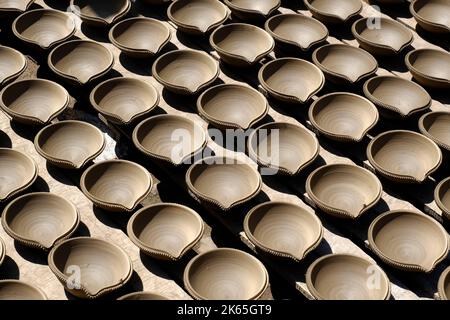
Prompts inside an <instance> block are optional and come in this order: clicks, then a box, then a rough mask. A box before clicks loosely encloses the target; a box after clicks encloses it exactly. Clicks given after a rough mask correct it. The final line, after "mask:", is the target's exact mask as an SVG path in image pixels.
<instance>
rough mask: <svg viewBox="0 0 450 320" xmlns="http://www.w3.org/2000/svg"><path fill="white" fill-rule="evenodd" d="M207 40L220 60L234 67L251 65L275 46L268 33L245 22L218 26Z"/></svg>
mask: <svg viewBox="0 0 450 320" xmlns="http://www.w3.org/2000/svg"><path fill="white" fill-rule="evenodd" d="M209 42H210V44H211V47H213V48H214V50H216V51H217V53H218V55H219V56H220V59H221V60H222V61H224V62H225V63H227V64H229V65H232V66H235V67H248V66H252V65H254V64H256V63H257V62H258V61H260V60H261V59H262V58H264V57H265V56H267V55H268V54H269V53H270V52H271V51H272V50H273V48H274V47H275V41H274V40H273V38H272V37H271V36H270V34H268V33H267V32H266V31H264V30H263V29H261V28H258V27H255V26H253V25H250V24H245V23H230V24H227V25H223V26H220V27H218V28H217V29H216V30H214V31H213V33H212V34H211V37H210V39H209Z"/></svg>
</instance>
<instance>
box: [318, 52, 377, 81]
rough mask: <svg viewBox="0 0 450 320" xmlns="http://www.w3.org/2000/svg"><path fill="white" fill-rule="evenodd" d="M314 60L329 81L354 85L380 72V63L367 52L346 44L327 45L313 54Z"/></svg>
mask: <svg viewBox="0 0 450 320" xmlns="http://www.w3.org/2000/svg"><path fill="white" fill-rule="evenodd" d="M312 60H313V62H314V64H315V65H316V66H317V67H319V68H320V69H321V70H322V72H323V73H324V74H325V77H326V78H327V80H329V81H331V82H333V83H335V84H337V85H354V84H355V83H356V82H358V81H360V80H361V79H363V78H367V77H369V76H371V75H373V74H374V73H375V72H376V71H377V70H378V62H377V60H375V58H374V57H373V56H372V55H371V54H370V53H368V52H367V51H365V50H363V49H360V48H356V47H352V46H349V45H346V44H327V45H324V46H322V47H320V48H317V49H316V50H315V51H314V52H313V56H312Z"/></svg>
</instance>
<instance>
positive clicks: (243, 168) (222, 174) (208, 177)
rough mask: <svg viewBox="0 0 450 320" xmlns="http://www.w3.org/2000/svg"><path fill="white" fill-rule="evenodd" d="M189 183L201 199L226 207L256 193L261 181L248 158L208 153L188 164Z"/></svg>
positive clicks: (194, 193)
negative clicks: (244, 159) (245, 160)
mask: <svg viewBox="0 0 450 320" xmlns="http://www.w3.org/2000/svg"><path fill="white" fill-rule="evenodd" d="M186 184H187V186H188V188H189V191H190V192H191V194H192V195H193V196H195V198H197V199H199V200H200V202H203V203H205V204H208V205H211V206H213V207H215V208H218V209H220V210H223V211H227V210H229V209H231V208H233V207H235V206H237V205H240V204H243V203H245V202H247V201H249V200H250V199H252V198H254V197H255V196H257V195H258V194H259V192H260V190H261V185H262V181H261V176H260V175H259V173H258V171H257V170H256V169H255V168H254V167H253V166H251V165H250V164H248V163H247V162H243V161H241V160H237V159H235V158H222V157H209V158H204V159H201V160H199V161H197V162H195V163H194V164H192V165H191V166H190V167H189V169H188V171H187V172H186ZM230 186H232V187H230Z"/></svg>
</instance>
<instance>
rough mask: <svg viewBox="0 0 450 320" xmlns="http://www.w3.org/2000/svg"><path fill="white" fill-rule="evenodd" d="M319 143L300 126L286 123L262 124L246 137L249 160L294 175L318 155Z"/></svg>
mask: <svg viewBox="0 0 450 320" xmlns="http://www.w3.org/2000/svg"><path fill="white" fill-rule="evenodd" d="M319 149H320V146H319V142H318V141H317V139H316V137H315V136H314V134H313V133H312V132H311V131H309V130H308V129H306V128H305V127H301V126H299V125H295V124H291V123H287V122H272V123H268V124H264V125H262V126H260V127H258V128H257V129H256V130H255V131H253V132H252V133H251V134H250V136H249V138H248V152H249V155H250V157H251V158H253V159H255V160H256V162H257V163H258V164H259V165H260V166H262V167H266V168H271V169H273V170H274V171H277V172H280V173H284V174H288V175H296V174H298V173H299V172H300V171H301V170H303V169H304V168H305V167H307V166H308V165H310V164H311V163H312V162H313V161H314V160H315V159H316V158H317V156H318V155H319Z"/></svg>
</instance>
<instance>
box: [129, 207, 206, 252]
mask: <svg viewBox="0 0 450 320" xmlns="http://www.w3.org/2000/svg"><path fill="white" fill-rule="evenodd" d="M203 232H204V224H203V220H202V218H201V217H200V216H199V215H198V213H197V212H195V211H194V210H192V209H190V208H188V207H185V206H182V205H179V204H175V203H159V204H154V205H150V206H147V207H144V208H142V209H140V210H139V211H137V212H136V213H135V214H134V215H133V216H132V217H131V218H130V220H129V221H128V226H127V233H128V236H129V237H130V239H131V241H133V243H134V244H135V245H136V246H138V247H139V248H140V249H141V250H142V251H143V252H144V253H145V254H147V255H149V256H151V257H153V258H156V259H161V260H178V259H180V258H181V257H182V256H183V255H184V254H185V253H186V252H188V251H189V250H190V249H192V248H193V247H194V246H195V245H196V244H197V243H198V242H199V241H200V239H201V238H202V236H203Z"/></svg>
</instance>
